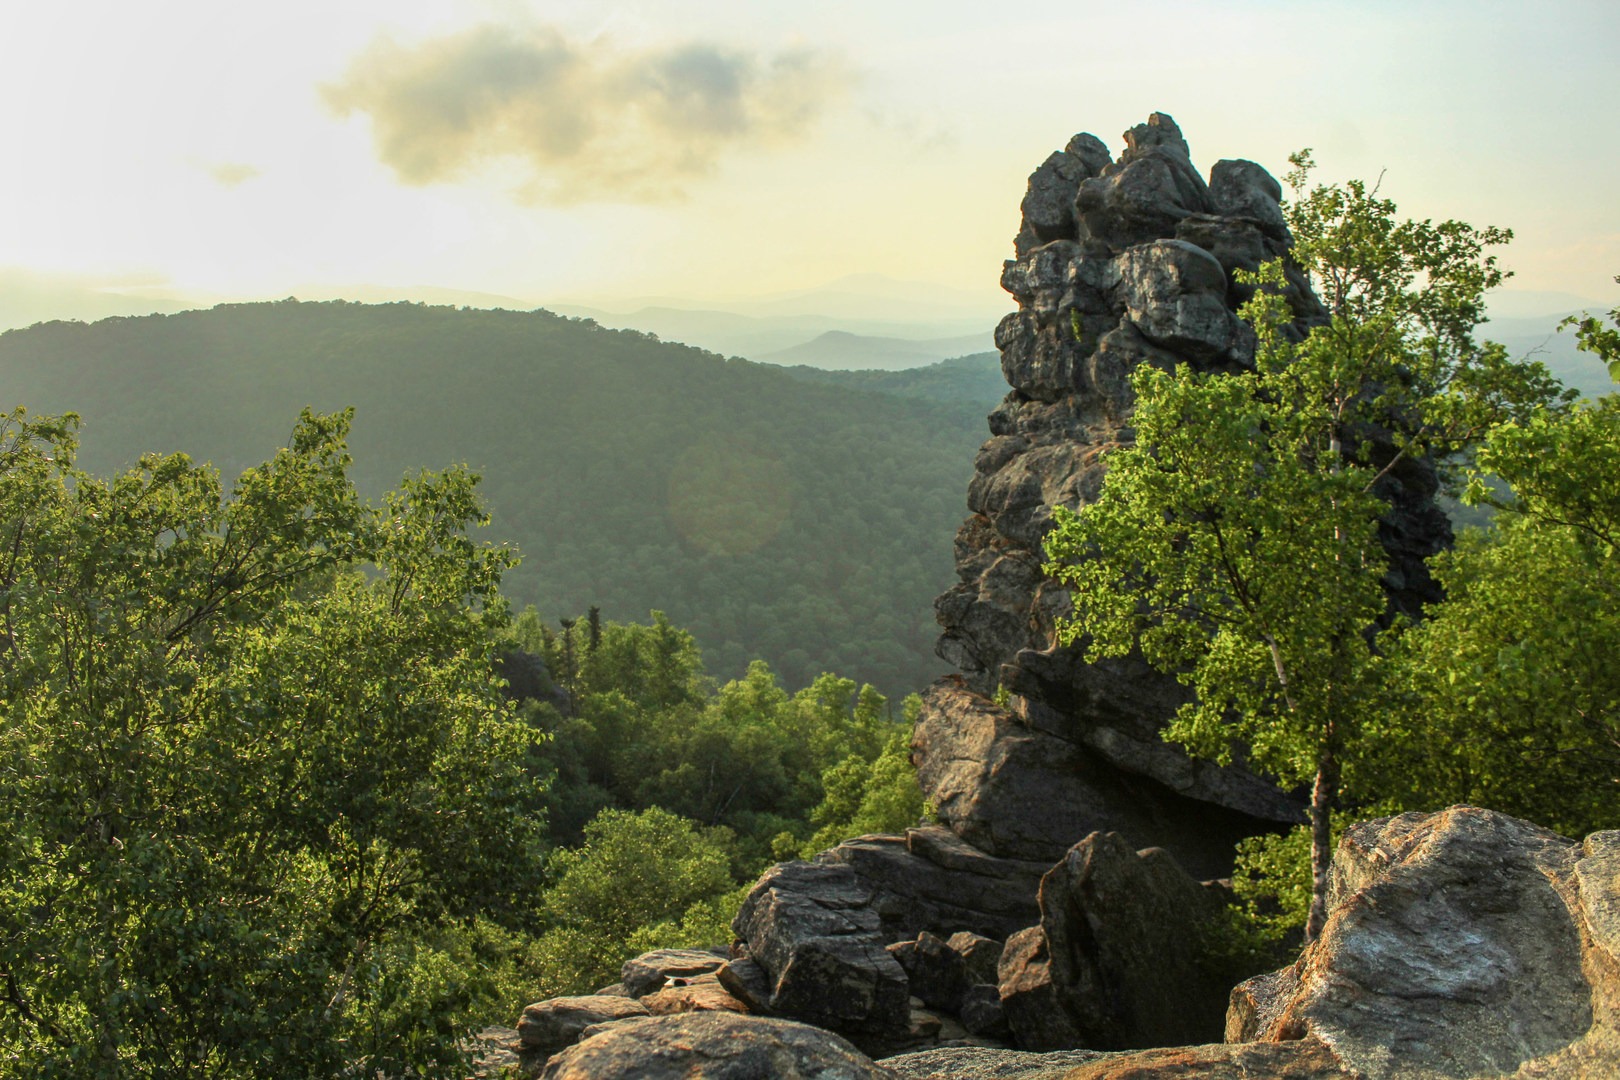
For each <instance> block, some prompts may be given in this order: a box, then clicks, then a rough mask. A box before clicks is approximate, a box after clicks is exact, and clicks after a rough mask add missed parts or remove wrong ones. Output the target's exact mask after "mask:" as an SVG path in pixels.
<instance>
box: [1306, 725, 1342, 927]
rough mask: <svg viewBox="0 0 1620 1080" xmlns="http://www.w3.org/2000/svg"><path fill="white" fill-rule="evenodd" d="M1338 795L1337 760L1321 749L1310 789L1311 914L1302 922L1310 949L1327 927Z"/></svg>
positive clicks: (1329, 750) (1331, 754)
mask: <svg viewBox="0 0 1620 1080" xmlns="http://www.w3.org/2000/svg"><path fill="white" fill-rule="evenodd" d="M1338 794H1339V759H1338V756H1337V755H1336V754H1335V753H1334V752H1333V750H1332V749H1331V748H1324V749H1323V750H1322V752H1321V754H1320V755H1319V756H1318V757H1317V760H1316V783H1314V784H1312V785H1311V910H1310V914H1309V915H1308V916H1306V919H1305V944H1307V945H1309V944H1310V943H1311V942H1313V941H1315V940H1316V939H1317V937H1318V936H1319V935H1320V934H1321V933H1322V927H1323V926H1325V925H1326V924H1327V889H1328V867H1329V865H1330V864H1331V863H1332V862H1333V804H1334V802H1335V801H1336V800H1337V799H1338Z"/></svg>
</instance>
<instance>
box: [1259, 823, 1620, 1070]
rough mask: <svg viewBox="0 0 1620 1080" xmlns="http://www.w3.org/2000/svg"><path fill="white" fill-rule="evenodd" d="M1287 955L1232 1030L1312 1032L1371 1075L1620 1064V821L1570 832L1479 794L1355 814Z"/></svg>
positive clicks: (1285, 1035)
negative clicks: (1418, 807)
mask: <svg viewBox="0 0 1620 1080" xmlns="http://www.w3.org/2000/svg"><path fill="white" fill-rule="evenodd" d="M1329 903H1330V913H1329V916H1328V921H1327V925H1326V926H1325V927H1324V929H1323V931H1322V934H1321V936H1320V937H1319V938H1318V939H1317V940H1316V941H1315V942H1314V943H1312V944H1311V945H1310V946H1309V947H1308V948H1307V949H1306V950H1305V952H1304V953H1303V954H1302V955H1301V957H1300V959H1299V961H1298V963H1296V964H1295V965H1294V966H1293V967H1291V968H1286V969H1284V970H1283V971H1281V972H1277V973H1274V974H1272V975H1270V976H1263V977H1261V978H1260V979H1259V980H1252V981H1251V982H1250V983H1246V984H1244V985H1243V986H1241V987H1239V988H1238V989H1237V990H1235V991H1234V992H1233V1009H1232V1011H1231V1014H1230V1015H1229V1017H1228V1031H1227V1038H1228V1039H1229V1040H1231V1041H1233V1042H1239V1043H1255V1042H1259V1043H1273V1042H1284V1043H1286V1042H1291V1041H1294V1040H1298V1039H1302V1038H1303V1039H1306V1040H1315V1041H1319V1042H1321V1043H1323V1044H1325V1045H1327V1046H1329V1047H1331V1048H1332V1051H1333V1053H1334V1055H1335V1057H1336V1059H1337V1060H1338V1062H1339V1063H1340V1064H1341V1065H1342V1067H1343V1068H1344V1069H1345V1070H1346V1071H1347V1072H1354V1073H1356V1074H1357V1075H1360V1076H1365V1077H1367V1078H1369V1080H1380V1078H1384V1077H1404V1076H1418V1075H1422V1076H1431V1077H1476V1076H1499V1075H1507V1074H1512V1075H1517V1076H1537V1077H1571V1078H1574V1077H1594V1076H1620V1032H1617V1018H1620V1011H1617V1010H1620V833H1596V834H1594V835H1592V836H1590V837H1588V838H1587V839H1586V841H1585V842H1584V843H1582V844H1576V843H1573V842H1571V841H1569V840H1567V839H1565V838H1563V837H1561V836H1558V835H1556V834H1554V833H1551V832H1548V831H1547V830H1545V829H1542V828H1539V827H1537V826H1535V825H1532V824H1530V823H1528V822H1524V821H1520V820H1518V819H1516V818H1511V817H1508V816H1507V815H1505V814H1499V813H1495V812H1493V811H1490V810H1480V809H1477V808H1474V807H1453V808H1451V809H1449V810H1445V811H1442V812H1440V813H1435V814H1402V815H1400V816H1398V817H1393V818H1385V819H1381V820H1378V821H1373V822H1367V823H1364V824H1361V825H1357V826H1353V827H1352V828H1351V829H1349V830H1347V832H1346V834H1345V836H1344V838H1343V839H1342V841H1341V842H1340V845H1339V848H1338V850H1337V852H1336V853H1335V855H1334V860H1333V870H1332V878H1331V892H1330V896H1329Z"/></svg>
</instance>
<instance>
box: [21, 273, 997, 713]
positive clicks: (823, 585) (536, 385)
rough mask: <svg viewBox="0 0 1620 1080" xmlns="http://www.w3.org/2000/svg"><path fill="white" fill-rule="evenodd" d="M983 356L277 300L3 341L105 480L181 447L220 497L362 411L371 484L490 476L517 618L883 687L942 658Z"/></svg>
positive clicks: (32, 396) (723, 660)
mask: <svg viewBox="0 0 1620 1080" xmlns="http://www.w3.org/2000/svg"><path fill="white" fill-rule="evenodd" d="M966 359H969V360H971V359H972V358H966ZM992 359H993V358H987V357H982V356H981V357H980V358H979V359H978V361H977V367H976V368H975V367H974V366H973V365H966V366H961V365H959V366H958V367H955V368H952V367H950V366H949V365H937V367H938V368H939V370H937V371H934V370H933V369H924V373H923V374H920V375H916V374H913V375H908V374H907V373H904V372H853V373H833V372H819V373H815V374H813V375H806V373H805V372H803V371H789V370H784V369H782V368H778V367H772V366H769V365H764V364H756V363H752V362H748V361H744V360H737V359H731V360H727V359H724V358H722V357H720V356H717V355H714V354H712V353H705V352H703V351H701V350H698V349H695V348H690V347H688V346H684V345H675V344H668V343H662V342H659V341H656V340H654V339H653V338H652V337H651V336H649V335H647V334H643V333H636V332H633V331H614V330H607V329H604V328H602V327H600V326H596V325H592V324H590V323H587V322H583V321H580V320H575V319H568V318H563V317H561V316H558V315H555V314H553V313H550V312H546V311H536V312H527V313H523V312H511V311H498V310H497V311H486V310H466V309H464V310H457V309H454V308H447V307H429V306H424V305H420V304H407V303H395V304H387V305H380V306H379V305H364V304H354V303H347V302H343V301H333V302H329V303H300V302H296V301H282V302H277V303H265V304H234V305H222V306H220V307H217V308H214V309H212V310H209V311H191V312H184V313H180V314H175V315H166V316H165V315H153V316H142V317H124V318H112V319H107V320H103V321H102V322H99V323H94V324H83V323H62V322H56V323H46V324H41V325H38V326H35V327H32V328H30V329H27V330H13V331H10V332H7V333H5V334H0V386H3V387H5V394H6V399H5V400H4V401H0V405H3V406H6V407H9V406H11V405H14V404H25V405H27V406H28V407H29V408H30V410H31V411H34V412H47V413H50V412H61V411H65V410H74V411H77V412H79V413H80V414H81V415H82V416H83V418H84V429H83V433H82V452H81V463H82V464H83V465H84V466H85V467H86V468H88V469H90V470H92V471H95V472H102V473H105V472H107V471H110V470H113V469H118V468H123V467H127V466H128V465H129V464H130V463H132V462H133V461H134V460H135V458H136V457H137V456H138V455H139V454H141V453H143V452H146V451H173V450H185V451H187V452H188V453H190V454H192V455H193V457H195V458H197V459H199V460H211V461H213V462H214V463H215V464H217V465H218V466H219V467H220V468H221V471H222V472H223V473H224V474H225V476H226V478H227V481H228V480H230V479H232V478H234V476H235V475H236V474H237V473H238V472H239V471H240V470H241V469H242V468H244V467H246V466H247V465H250V464H252V463H255V462H257V461H261V460H263V459H264V458H265V457H267V456H269V455H270V454H271V453H272V452H273V451H274V450H275V449H276V447H278V446H280V445H282V444H283V443H284V442H285V440H286V437H287V433H288V432H289V431H290V429H291V426H292V422H293V420H294V418H295V417H296V415H297V412H298V410H299V408H301V407H303V406H305V405H311V406H314V407H316V408H317V409H321V410H332V409H337V408H342V407H344V406H346V405H354V406H356V407H357V415H356V419H355V425H354V431H353V436H352V438H351V440H350V444H351V451H352V453H353V456H354V467H353V475H354V476H355V478H356V482H357V483H358V484H359V485H360V487H361V489H362V491H364V492H367V493H369V494H371V495H375V494H377V493H378V492H380V491H382V490H385V489H386V488H388V487H392V486H394V485H396V484H397V483H398V481H399V478H400V476H401V475H402V474H403V473H405V472H406V471H407V470H412V469H416V468H419V467H422V466H429V467H442V466H444V465H447V464H450V463H452V462H466V463H468V464H470V465H471V466H472V467H474V468H475V469H477V470H479V471H480V472H482V473H483V475H484V478H485V480H484V487H483V491H484V494H485V498H486V500H487V503H488V505H489V507H490V510H491V511H492V513H493V515H494V524H493V526H492V528H491V529H490V530H489V533H490V535H491V538H492V539H495V540H506V541H511V542H514V543H516V544H517V545H518V546H519V547H520V548H521V550H522V551H523V553H524V556H525V561H524V564H523V565H522V566H521V567H519V568H518V569H517V570H515V571H513V572H512V573H511V574H510V575H509V577H508V593H509V594H510V595H511V596H512V597H513V598H514V599H515V600H516V601H517V602H519V603H524V602H532V603H535V604H536V605H537V606H539V608H540V609H541V611H542V612H543V613H544V614H545V615H546V616H548V617H551V618H555V617H558V616H566V615H573V614H579V613H581V612H583V611H584V610H585V609H586V608H587V607H588V606H590V605H592V604H596V605H600V606H601V608H602V611H603V614H604V615H605V616H607V617H608V618H614V619H621V620H622V619H644V618H646V615H647V612H648V611H649V610H650V609H652V608H654V607H657V608H661V609H663V610H665V611H666V612H668V614H669V615H670V617H671V619H672V620H674V621H675V622H676V623H677V624H679V625H683V626H686V627H689V628H690V629H691V630H692V631H693V632H694V633H695V634H696V636H697V638H698V640H699V642H700V643H701V644H702V645H703V647H704V650H705V655H706V656H707V657H708V659H709V661H710V663H709V667H710V670H711V671H716V672H719V673H722V674H724V675H727V676H730V675H735V674H738V673H740V671H741V669H742V666H743V665H744V664H745V663H746V662H747V661H748V660H749V659H752V658H754V657H763V658H764V659H766V660H768V661H769V662H770V663H771V664H772V666H773V667H774V668H776V669H777V670H778V671H779V672H780V673H781V674H782V675H783V676H784V678H785V679H786V680H787V681H788V682H789V683H790V684H792V685H803V684H805V683H806V682H808V681H809V680H810V679H811V678H813V677H814V676H815V675H816V674H819V673H820V672H821V671H823V670H833V671H837V672H839V673H840V674H845V675H848V676H850V677H853V678H857V679H862V680H865V681H870V682H873V683H874V684H876V685H877V686H879V688H880V689H882V690H884V691H885V692H886V693H891V694H895V693H904V692H908V691H910V690H914V689H919V688H920V687H921V686H923V685H924V684H926V683H927V682H928V681H930V680H931V679H932V678H933V677H934V676H935V675H937V674H938V673H939V672H940V671H941V670H942V668H943V665H942V664H941V663H940V662H939V661H938V660H936V659H935V658H934V657H933V655H932V644H933V640H934V637H935V634H936V629H935V624H934V618H933V612H932V601H933V597H934V596H935V595H937V594H938V593H939V592H940V591H941V589H942V588H943V587H944V585H945V584H946V583H947V582H948V580H949V577H950V570H951V554H950V552H951V537H952V535H953V533H954V530H955V525H956V523H957V521H958V520H959V519H960V517H961V512H962V503H963V492H964V491H965V490H966V484H967V478H968V474H969V472H970V470H971V462H972V460H973V457H974V453H975V451H976V450H977V448H978V446H979V444H980V443H981V442H982V441H983V439H984V438H985V437H986V435H987V431H986V426H985V421H984V416H985V413H986V412H988V411H989V409H990V408H991V407H992V406H993V405H994V404H995V402H996V401H997V400H998V399H999V398H1000V396H1001V390H1004V389H1005V388H1004V386H1002V387H1000V388H999V389H998V388H997V387H995V386H993V385H988V384H987V380H985V378H984V374H985V372H986V371H988V370H989V366H988V365H989V363H990V362H991V360H992ZM930 372H931V373H930ZM873 376H881V377H883V378H885V379H887V380H889V383H890V385H889V386H887V387H885V386H880V385H876V384H873V383H872V382H871V381H870V379H871V377H873ZM923 384H930V386H931V388H930V389H928V390H926V391H923V392H918V387H919V386H921V385H923Z"/></svg>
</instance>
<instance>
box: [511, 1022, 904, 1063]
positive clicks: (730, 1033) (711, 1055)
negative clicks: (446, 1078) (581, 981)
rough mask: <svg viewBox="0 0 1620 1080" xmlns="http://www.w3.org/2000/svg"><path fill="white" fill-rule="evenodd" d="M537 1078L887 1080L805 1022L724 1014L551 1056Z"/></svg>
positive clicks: (629, 1027) (605, 1037) (640, 1030)
mask: <svg viewBox="0 0 1620 1080" xmlns="http://www.w3.org/2000/svg"><path fill="white" fill-rule="evenodd" d="M540 1075H541V1077H542V1078H543V1080H603V1078H604V1077H614V1076H623V1077H631V1076H633V1077H636V1080H742V1078H745V1077H746V1078H754V1077H761V1078H763V1077H771V1078H772V1080H885V1078H886V1077H888V1076H889V1074H888V1073H887V1072H885V1071H884V1070H883V1069H881V1068H879V1067H878V1066H877V1065H875V1064H874V1063H873V1062H872V1060H871V1059H870V1058H868V1057H866V1056H865V1055H864V1054H862V1053H861V1052H860V1051H859V1050H856V1049H855V1047H853V1046H851V1045H850V1044H849V1042H848V1041H846V1040H844V1039H842V1038H839V1037H838V1036H837V1035H834V1034H833V1033H832V1032H830V1031H824V1030H822V1029H820V1028H817V1027H811V1026H810V1025H808V1024H797V1023H792V1022H790V1021H787V1020H773V1019H767V1018H765V1017H758V1016H741V1015H738V1014H736V1013H728V1012H698V1013H681V1014H677V1015H672V1016H655V1017H649V1018H647V1019H644V1020H638V1021H634V1022H632V1023H626V1024H615V1025H614V1026H613V1027H612V1028H610V1029H608V1030H606V1031H604V1032H602V1033H601V1034H599V1035H596V1036H594V1037H593V1038H590V1039H586V1040H585V1041H583V1042H581V1043H578V1044H577V1045H575V1046H572V1047H570V1048H568V1049H567V1050H565V1051H563V1052H562V1053H560V1054H557V1055H556V1056H554V1057H553V1058H552V1059H551V1060H550V1061H548V1062H547V1063H546V1067H545V1071H544V1072H543V1073H541V1074H540Z"/></svg>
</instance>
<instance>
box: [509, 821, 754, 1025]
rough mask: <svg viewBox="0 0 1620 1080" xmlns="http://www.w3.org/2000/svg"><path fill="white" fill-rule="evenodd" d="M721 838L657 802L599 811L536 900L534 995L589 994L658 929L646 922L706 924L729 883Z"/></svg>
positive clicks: (555, 860) (557, 859)
mask: <svg viewBox="0 0 1620 1080" xmlns="http://www.w3.org/2000/svg"><path fill="white" fill-rule="evenodd" d="M727 845H728V837H727V836H726V835H725V834H724V831H723V830H721V831H710V830H703V829H701V828H699V827H698V826H697V825H696V824H695V823H694V822H692V821H689V820H687V819H686V818H683V817H680V816H679V815H676V814H672V813H670V812H669V811H667V810H663V809H660V808H658V807H653V808H651V809H648V810H643V811H639V812H632V811H627V810H616V809H608V810H604V811H602V813H600V814H599V815H597V816H596V818H595V819H593V820H592V821H591V823H590V824H589V825H587V826H585V841H584V843H583V844H582V845H581V846H580V847H578V848H574V849H562V850H559V851H557V852H556V853H555V854H554V855H553V856H552V858H551V867H550V872H551V876H552V884H551V886H550V887H549V888H547V889H546V891H545V894H544V898H543V902H542V905H541V906H542V911H543V913H544V916H545V918H546V920H547V922H548V924H549V925H548V928H547V929H546V930H545V932H544V933H543V934H541V936H540V939H539V941H538V942H537V943H536V945H535V949H534V956H535V963H536V966H537V967H538V969H539V970H538V971H537V972H536V978H537V981H538V984H539V985H538V990H539V991H540V993H541V995H543V996H555V995H558V994H578V993H589V992H590V991H591V990H592V989H594V988H596V987H599V986H602V985H603V984H605V983H610V982H614V981H615V980H616V979H617V978H618V971H619V968H620V966H621V965H623V963H624V962H625V961H626V960H628V959H630V958H631V957H632V956H634V955H635V954H636V952H638V951H641V950H640V948H639V947H638V946H648V947H650V946H649V945H648V942H649V941H651V940H654V939H656V938H658V937H659V936H660V934H659V933H658V932H653V933H650V934H649V933H647V932H645V931H646V928H649V927H655V928H660V929H661V930H669V931H671V937H672V938H673V937H675V936H678V931H679V928H680V926H681V924H682V922H683V920H684V921H686V922H687V923H689V924H692V925H697V926H708V924H710V923H712V921H713V911H712V908H713V906H714V903H713V902H714V901H715V900H716V899H717V898H719V897H721V896H724V895H727V894H729V893H731V892H733V891H734V890H735V886H734V885H733V883H732V880H731V873H730V857H729V854H728V852H727ZM638 932H640V933H638ZM724 943H725V942H724V941H710V942H706V943H705V944H714V945H719V944H724ZM663 944H668V942H664V943H663Z"/></svg>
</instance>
